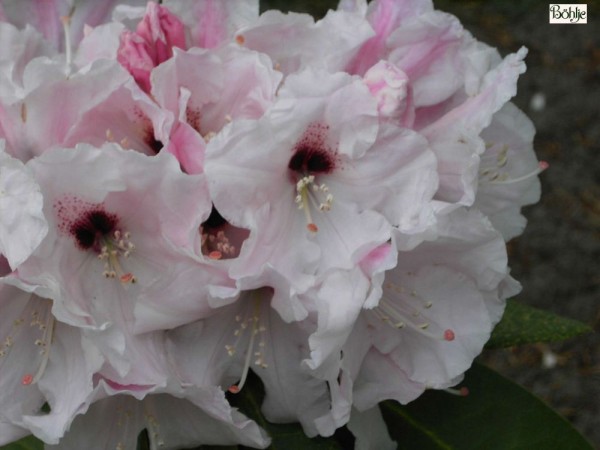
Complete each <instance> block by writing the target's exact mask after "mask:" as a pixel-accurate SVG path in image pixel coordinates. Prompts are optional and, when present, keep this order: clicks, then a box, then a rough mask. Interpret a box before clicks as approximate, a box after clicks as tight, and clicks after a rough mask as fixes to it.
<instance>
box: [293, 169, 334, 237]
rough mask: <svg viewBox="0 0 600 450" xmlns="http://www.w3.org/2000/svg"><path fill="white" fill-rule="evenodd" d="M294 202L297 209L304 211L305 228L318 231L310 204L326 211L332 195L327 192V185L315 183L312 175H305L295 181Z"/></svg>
mask: <svg viewBox="0 0 600 450" xmlns="http://www.w3.org/2000/svg"><path fill="white" fill-rule="evenodd" d="M295 202H296V204H297V205H298V209H301V210H303V211H304V215H305V217H306V228H308V230H309V231H310V232H312V233H316V232H317V231H319V228H318V227H317V225H316V224H315V223H314V221H313V218H312V214H311V212H310V208H311V206H313V207H314V208H316V209H317V210H318V211H323V212H327V211H329V210H330V209H331V204H332V203H333V195H331V194H330V193H329V188H328V187H327V185H325V184H324V183H323V184H317V183H316V182H315V176H314V175H305V176H303V177H302V178H301V179H300V180H299V181H298V182H297V183H296V199H295Z"/></svg>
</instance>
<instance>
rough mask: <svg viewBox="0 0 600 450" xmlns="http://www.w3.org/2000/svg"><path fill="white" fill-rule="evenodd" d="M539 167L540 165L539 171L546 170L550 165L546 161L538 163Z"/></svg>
mask: <svg viewBox="0 0 600 450" xmlns="http://www.w3.org/2000/svg"><path fill="white" fill-rule="evenodd" d="M539 165H540V169H541V170H546V169H547V168H548V167H550V164H548V161H540V163H539Z"/></svg>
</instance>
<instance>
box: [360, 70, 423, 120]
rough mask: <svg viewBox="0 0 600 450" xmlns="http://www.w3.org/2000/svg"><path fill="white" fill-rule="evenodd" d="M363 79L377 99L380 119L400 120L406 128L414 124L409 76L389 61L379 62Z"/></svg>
mask: <svg viewBox="0 0 600 450" xmlns="http://www.w3.org/2000/svg"><path fill="white" fill-rule="evenodd" d="M363 79H364V82H365V84H366V85H367V87H368V88H369V90H370V91H371V94H373V96H374V97H375V98H376V99H377V109H378V111H379V115H380V117H382V118H386V119H394V120H399V121H400V122H401V124H402V125H404V126H410V125H411V124H412V122H413V120H414V107H413V104H412V95H411V90H410V85H409V80H408V76H407V75H406V74H405V73H404V72H403V71H402V70H400V69H399V68H397V67H396V66H395V65H394V64H392V63H389V62H387V61H379V62H378V63H377V64H375V65H374V66H373V67H371V68H370V69H369V70H368V71H367V72H366V73H365V75H364V78H363Z"/></svg>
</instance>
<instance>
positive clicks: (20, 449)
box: [0, 436, 44, 450]
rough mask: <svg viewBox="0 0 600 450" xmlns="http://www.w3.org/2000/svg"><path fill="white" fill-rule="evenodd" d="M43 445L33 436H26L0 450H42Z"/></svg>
mask: <svg viewBox="0 0 600 450" xmlns="http://www.w3.org/2000/svg"><path fill="white" fill-rule="evenodd" d="M43 449H44V443H43V442H42V441H40V440H39V439H36V438H34V437H33V436H27V437H25V438H23V439H21V440H19V441H17V442H13V443H12V444H8V445H5V446H3V447H0V450H43Z"/></svg>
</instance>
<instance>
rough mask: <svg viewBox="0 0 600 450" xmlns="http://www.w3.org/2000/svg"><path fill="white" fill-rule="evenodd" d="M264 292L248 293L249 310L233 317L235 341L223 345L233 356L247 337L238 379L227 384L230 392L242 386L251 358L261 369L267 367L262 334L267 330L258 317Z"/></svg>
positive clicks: (264, 342) (238, 390) (233, 392)
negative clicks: (242, 364) (234, 382)
mask: <svg viewBox="0 0 600 450" xmlns="http://www.w3.org/2000/svg"><path fill="white" fill-rule="evenodd" d="M264 293H265V289H258V290H255V291H252V292H250V293H249V294H248V295H250V297H251V302H252V304H251V305H249V311H247V314H246V315H245V316H242V315H237V316H236V317H235V321H236V323H237V324H238V326H237V328H236V329H235V331H234V332H233V335H234V336H235V342H234V343H233V344H227V345H225V350H227V354H228V355H229V356H234V355H236V354H237V352H238V346H239V344H240V343H241V341H242V340H243V339H248V345H247V347H246V355H245V358H244V366H243V368H242V375H241V376H240V381H239V382H238V383H237V384H233V385H231V386H229V388H228V389H227V390H228V391H229V392H231V393H232V394H237V393H238V392H240V391H241V390H242V388H243V387H244V384H245V383H246V379H247V377H248V372H249V370H250V366H251V365H252V361H253V360H254V365H255V366H258V367H260V368H262V369H266V368H267V367H268V364H267V363H266V361H265V355H264V347H265V346H266V341H265V337H264V334H265V332H266V331H267V328H266V327H265V326H264V325H263V324H262V323H261V319H260V316H261V314H260V313H261V311H260V308H261V304H262V302H263V299H262V295H263V294H264ZM257 341H258V342H257Z"/></svg>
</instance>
